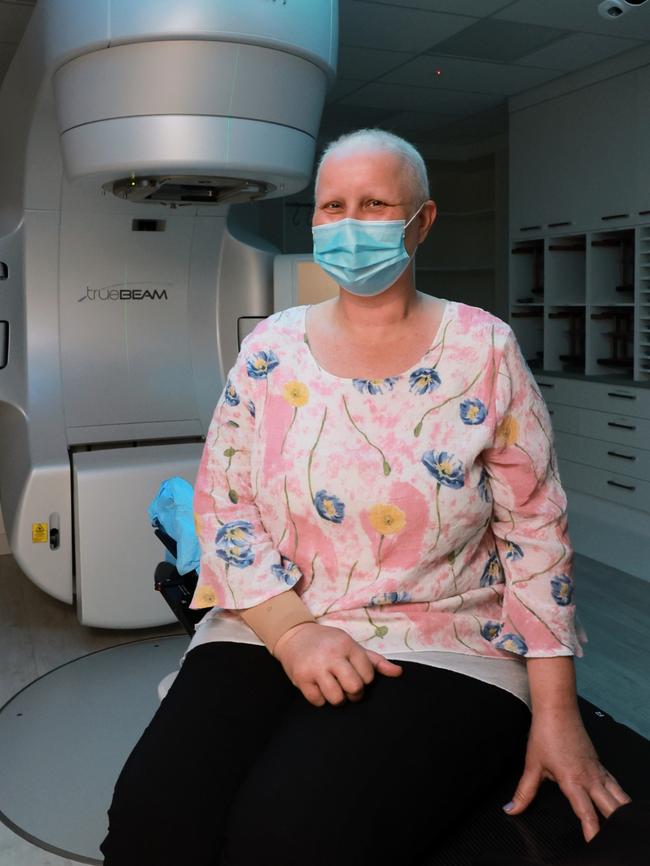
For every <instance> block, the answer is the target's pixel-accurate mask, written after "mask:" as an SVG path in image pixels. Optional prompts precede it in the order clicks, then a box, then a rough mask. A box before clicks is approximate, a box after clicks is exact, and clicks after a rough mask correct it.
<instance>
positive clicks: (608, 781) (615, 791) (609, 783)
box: [604, 772, 632, 808]
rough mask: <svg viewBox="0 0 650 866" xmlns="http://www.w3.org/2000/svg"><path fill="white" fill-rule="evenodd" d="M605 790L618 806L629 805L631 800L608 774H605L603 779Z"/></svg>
mask: <svg viewBox="0 0 650 866" xmlns="http://www.w3.org/2000/svg"><path fill="white" fill-rule="evenodd" d="M604 785H605V788H606V789H607V791H608V792H609V793H610V794H611V795H612V796H613V797H614V799H615V800H616V803H617V808H618V806H624V805H625V804H626V803H631V802H632V798H631V797H630V796H629V794H626V793H625V791H624V790H623V788H621V786H620V785H619V784H618V782H617V781H616V779H615V778H614V777H613V776H612V774H611V773H610V772H608V773H607V776H606V778H605V783H604Z"/></svg>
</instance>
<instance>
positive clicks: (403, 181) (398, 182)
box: [312, 151, 435, 253]
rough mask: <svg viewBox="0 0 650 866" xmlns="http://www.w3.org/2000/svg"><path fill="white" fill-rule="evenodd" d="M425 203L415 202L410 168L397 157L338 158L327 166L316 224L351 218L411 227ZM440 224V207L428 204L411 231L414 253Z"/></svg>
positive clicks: (320, 185)
mask: <svg viewBox="0 0 650 866" xmlns="http://www.w3.org/2000/svg"><path fill="white" fill-rule="evenodd" d="M421 204H422V202H421V201H419V200H418V201H416V200H415V198H414V195H413V191H412V188H411V185H410V183H409V182H408V177H407V176H406V172H405V171H404V164H403V162H402V160H401V159H400V158H399V157H398V156H396V155H395V154H393V153H386V152H381V151H365V152H362V151H360V152H359V153H353V154H346V155H344V156H337V155H336V154H333V155H332V156H330V157H328V158H327V159H326V160H325V162H324V163H323V165H322V167H321V171H320V176H319V181H318V187H317V189H316V202H315V208H314V216H313V219H312V225H314V226H319V225H323V224H325V223H331V222H336V221H337V220H341V219H346V218H351V219H358V220H402V219H403V220H406V221H407V222H408V220H410V219H411V217H412V216H413V215H414V214H415V212H416V211H417V209H418V208H419V207H420V205H421ZM434 219H435V204H434V203H433V202H428V203H427V204H426V205H425V206H424V208H423V209H422V211H421V212H420V214H419V215H418V218H416V219H414V220H413V222H412V223H411V225H410V226H408V228H407V229H406V236H405V239H404V242H405V245H406V248H407V250H408V251H409V253H410V252H412V251H413V250H414V249H415V247H416V246H417V245H418V244H419V243H421V242H422V240H423V239H424V237H426V234H427V232H428V231H429V228H430V226H431V223H433V220H434Z"/></svg>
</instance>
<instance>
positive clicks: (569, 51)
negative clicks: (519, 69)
mask: <svg viewBox="0 0 650 866" xmlns="http://www.w3.org/2000/svg"><path fill="white" fill-rule="evenodd" d="M638 45H643V42H642V41H641V40H640V39H620V38H618V37H614V36H599V35H598V34H596V33H571V34H570V35H569V36H567V37H565V38H564V39H560V40H559V41H558V42H554V43H553V44H552V45H548V46H546V47H545V48H542V49H541V50H540V51H534V52H533V53H532V54H527V55H526V56H525V57H522V58H520V59H519V60H518V61H517V63H518V64H522V65H523V66H544V67H546V68H548V69H560V70H562V71H563V72H569V71H573V70H575V69H583V68H584V67H585V66H591V64H592V63H597V62H598V61H599V60H605V59H606V58H607V57H613V56H614V55H615V54H621V53H622V52H623V51H629V50H630V49H631V48H636V47H637V46H638Z"/></svg>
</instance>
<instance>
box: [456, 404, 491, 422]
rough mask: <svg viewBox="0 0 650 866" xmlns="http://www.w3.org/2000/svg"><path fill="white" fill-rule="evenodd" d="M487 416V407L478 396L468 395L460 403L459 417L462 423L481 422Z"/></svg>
mask: <svg viewBox="0 0 650 866" xmlns="http://www.w3.org/2000/svg"><path fill="white" fill-rule="evenodd" d="M486 417H487V408H486V407H485V404H484V403H482V402H481V401H480V400H479V399H478V397H469V398H468V399H467V400H463V402H462V403H461V404H460V418H461V421H462V422H463V424H469V425H472V426H473V425H475V424H482V423H483V422H484V421H485V419H486Z"/></svg>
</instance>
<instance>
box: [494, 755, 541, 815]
mask: <svg viewBox="0 0 650 866" xmlns="http://www.w3.org/2000/svg"><path fill="white" fill-rule="evenodd" d="M541 781H542V776H541V774H540V772H539V771H538V770H534V769H532V768H528V767H526V768H525V769H524V774H523V776H522V777H521V779H520V780H519V784H518V785H517V790H516V791H515V793H514V794H513V797H512V800H511V801H510V802H509V803H506V805H505V806H504V807H503V809H504V811H505V812H507V813H508V815H519V814H520V812H523V811H524V809H526V808H527V807H528V806H529V805H530V804H531V803H532V802H533V800H534V799H535V795H536V794H537V791H538V790H539V786H540V783H541Z"/></svg>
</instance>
